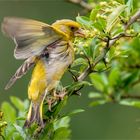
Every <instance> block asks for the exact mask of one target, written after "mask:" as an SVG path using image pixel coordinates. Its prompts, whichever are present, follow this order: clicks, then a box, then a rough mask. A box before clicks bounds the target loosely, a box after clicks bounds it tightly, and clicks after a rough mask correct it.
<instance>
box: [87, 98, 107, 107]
mask: <svg viewBox="0 0 140 140" xmlns="http://www.w3.org/2000/svg"><path fill="white" fill-rule="evenodd" d="M106 102H107V101H106V100H103V99H102V100H97V101H93V102H91V103H90V106H98V105H103V104H105V103H106Z"/></svg>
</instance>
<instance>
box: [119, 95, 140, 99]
mask: <svg viewBox="0 0 140 140" xmlns="http://www.w3.org/2000/svg"><path fill="white" fill-rule="evenodd" d="M129 98H131V99H140V96H139V95H122V96H121V99H129Z"/></svg>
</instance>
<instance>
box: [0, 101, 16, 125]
mask: <svg viewBox="0 0 140 140" xmlns="http://www.w3.org/2000/svg"><path fill="white" fill-rule="evenodd" d="M1 109H2V112H3V113H4V118H5V120H6V121H7V122H12V123H14V122H15V120H16V110H15V109H14V108H13V107H12V105H11V104H9V103H8V102H3V103H2V106H1Z"/></svg>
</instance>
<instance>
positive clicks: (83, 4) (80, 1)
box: [67, 0, 93, 11]
mask: <svg viewBox="0 0 140 140" xmlns="http://www.w3.org/2000/svg"><path fill="white" fill-rule="evenodd" d="M67 1H68V2H72V3H74V4H78V5H80V6H81V7H83V8H84V9H86V10H88V11H91V10H92V9H93V7H92V6H91V5H90V4H88V3H87V2H85V1H83V0H67Z"/></svg>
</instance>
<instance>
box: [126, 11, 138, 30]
mask: <svg viewBox="0 0 140 140" xmlns="http://www.w3.org/2000/svg"><path fill="white" fill-rule="evenodd" d="M138 19H140V9H139V10H138V11H137V12H136V13H135V14H134V15H133V16H132V17H131V18H130V19H129V21H128V22H127V24H126V25H125V30H127V29H128V28H129V26H130V25H131V24H133V23H134V22H135V21H137V20H138Z"/></svg>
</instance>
